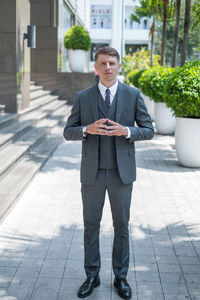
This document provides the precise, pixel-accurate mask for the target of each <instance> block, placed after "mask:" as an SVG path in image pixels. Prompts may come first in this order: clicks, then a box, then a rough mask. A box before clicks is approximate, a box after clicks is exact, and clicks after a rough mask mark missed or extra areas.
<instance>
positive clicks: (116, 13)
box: [111, 0, 124, 57]
mask: <svg viewBox="0 0 200 300" xmlns="http://www.w3.org/2000/svg"><path fill="white" fill-rule="evenodd" d="M123 8H124V0H112V40H111V47H113V48H115V49H116V50H117V51H118V52H119V54H120V56H121V57H122V56H123V55H124V32H123V30H124V29H123V25H124V24H123V23H124V22H122V18H124V14H123Z"/></svg>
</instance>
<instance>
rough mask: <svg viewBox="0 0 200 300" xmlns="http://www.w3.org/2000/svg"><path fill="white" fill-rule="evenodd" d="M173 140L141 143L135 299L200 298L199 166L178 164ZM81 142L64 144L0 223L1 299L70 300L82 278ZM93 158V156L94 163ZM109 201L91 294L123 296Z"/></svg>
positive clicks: (134, 219) (133, 240)
mask: <svg viewBox="0 0 200 300" xmlns="http://www.w3.org/2000/svg"><path fill="white" fill-rule="evenodd" d="M173 144H174V138H173V137H164V136H159V135H156V136H155V138H154V139H153V140H152V141H147V142H137V166H138V169H137V170H138V177H137V182H136V183H135V184H134V189H133V200H132V207H131V222H130V229H131V236H130V254H131V255H130V257H131V259H130V271H129V275H128V280H129V282H130V284H131V286H132V288H133V291H134V295H133V300H136V299H137V300H149V299H151V300H161V299H162V300H184V299H193V300H197V299H200V169H197V170H195V169H189V168H183V167H181V166H180V165H179V164H178V162H177V159H176V155H175V150H174V149H173ZM80 149H81V145H80V143H79V142H63V144H61V145H60V146H59V148H58V149H57V150H56V151H55V153H54V155H53V156H52V157H51V158H50V159H49V161H48V162H47V163H46V165H45V167H44V168H43V169H42V171H41V172H40V173H39V174H38V175H37V176H36V177H35V178H34V180H33V182H32V183H31V185H30V186H29V187H28V188H27V190H26V191H25V192H24V194H23V196H22V197H21V199H20V201H19V202H18V203H17V204H16V206H15V207H14V208H13V210H12V212H11V213H10V214H9V215H8V216H7V217H6V219H5V220H4V221H3V223H2V224H1V225H0V255H1V257H0V299H3V300H16V299H17V300H29V299H31V300H73V299H77V296H76V293H77V289H78V287H79V285H80V284H81V283H82V281H83V280H84V278H85V274H84V271H83V224H82V205H81V198H80V183H79V166H80ZM91 163H92V162H91ZM112 237H113V232H112V222H111V215H110V209H109V202H108V199H107V201H106V204H105V208H104V215H103V220H102V226H101V254H102V269H101V274H100V276H101V286H100V287H99V288H96V289H95V291H94V293H93V295H91V296H90V297H88V298H87V299H95V300H111V299H112V300H117V299H120V298H119V297H118V296H117V294H116V291H115V289H114V288H113V285H112V282H113V274H112V270H111V244H112Z"/></svg>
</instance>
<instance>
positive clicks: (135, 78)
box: [127, 70, 145, 88]
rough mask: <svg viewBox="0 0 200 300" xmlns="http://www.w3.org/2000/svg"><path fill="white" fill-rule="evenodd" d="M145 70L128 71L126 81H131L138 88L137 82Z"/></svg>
mask: <svg viewBox="0 0 200 300" xmlns="http://www.w3.org/2000/svg"><path fill="white" fill-rule="evenodd" d="M144 71H145V70H134V71H131V72H130V73H128V76H127V77H128V81H129V82H130V83H132V84H133V85H134V86H135V87H137V88H139V82H138V80H139V79H140V76H141V75H142V73H143V72H144Z"/></svg>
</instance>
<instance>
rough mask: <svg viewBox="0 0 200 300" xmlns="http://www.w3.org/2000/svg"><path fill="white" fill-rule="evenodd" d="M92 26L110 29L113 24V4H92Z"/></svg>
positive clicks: (93, 27)
mask: <svg viewBox="0 0 200 300" xmlns="http://www.w3.org/2000/svg"><path fill="white" fill-rule="evenodd" d="M90 20H91V28H92V29H110V28H111V26H112V6H111V5H91V17H90Z"/></svg>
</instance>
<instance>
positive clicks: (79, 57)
mask: <svg viewBox="0 0 200 300" xmlns="http://www.w3.org/2000/svg"><path fill="white" fill-rule="evenodd" d="M86 54H87V52H86V51H84V50H72V49H68V61H69V67H70V69H71V71H72V72H83V70H84V67H85V65H86Z"/></svg>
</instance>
